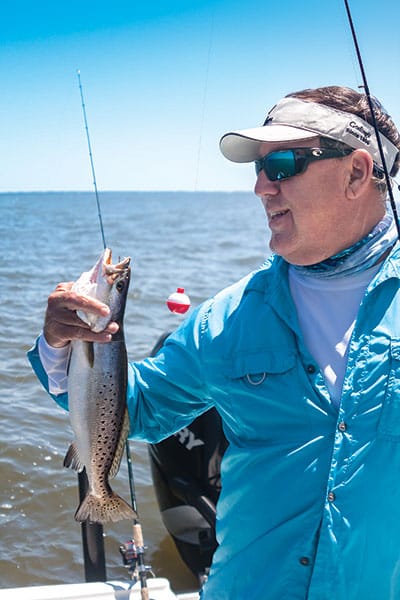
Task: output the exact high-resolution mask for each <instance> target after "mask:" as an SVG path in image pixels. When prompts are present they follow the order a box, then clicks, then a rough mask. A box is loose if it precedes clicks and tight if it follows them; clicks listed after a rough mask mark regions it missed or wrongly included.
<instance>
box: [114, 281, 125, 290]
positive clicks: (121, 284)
mask: <svg viewBox="0 0 400 600" xmlns="http://www.w3.org/2000/svg"><path fill="white" fill-rule="evenodd" d="M115 287H116V288H117V291H118V292H122V290H123V289H124V282H123V281H121V280H119V281H118V282H117V285H116V286H115Z"/></svg>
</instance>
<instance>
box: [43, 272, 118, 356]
mask: <svg viewBox="0 0 400 600" xmlns="http://www.w3.org/2000/svg"><path fill="white" fill-rule="evenodd" d="M72 285H73V284H72V283H71V282H63V283H59V284H58V285H57V287H56V289H55V290H54V292H53V293H52V294H50V296H49V298H48V303H47V311H46V317H45V323H44V328H43V332H44V336H45V338H46V340H47V342H48V343H49V344H50V345H51V346H54V347H62V346H65V345H67V344H68V343H69V342H70V341H71V340H73V339H81V340H84V341H87V342H99V343H102V342H104V343H106V342H109V341H111V339H112V335H113V334H114V333H116V332H117V331H118V329H119V327H118V324H117V323H114V322H112V323H109V324H108V326H107V327H106V329H105V330H104V331H102V332H101V333H94V332H93V331H91V329H90V328H89V325H88V324H87V323H85V322H84V321H83V320H82V319H80V318H79V317H78V315H77V312H76V311H83V312H87V313H92V314H94V315H98V316H107V315H108V314H110V309H109V308H108V306H107V305H106V304H103V303H102V302H99V301H98V300H96V299H94V298H90V297H88V296H81V295H78V294H76V293H75V292H73V291H72Z"/></svg>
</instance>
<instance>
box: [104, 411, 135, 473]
mask: <svg viewBox="0 0 400 600" xmlns="http://www.w3.org/2000/svg"><path fill="white" fill-rule="evenodd" d="M129 426H130V423H129V414H128V409H126V410H125V414H124V420H123V422H122V427H121V434H120V436H119V440H118V445H117V448H116V450H115V455H114V460H113V462H112V465H111V469H110V471H109V473H108V476H109V477H115V476H116V474H117V473H118V471H119V466H120V464H121V459H122V455H123V453H124V449H125V442H126V438H127V437H128V433H129Z"/></svg>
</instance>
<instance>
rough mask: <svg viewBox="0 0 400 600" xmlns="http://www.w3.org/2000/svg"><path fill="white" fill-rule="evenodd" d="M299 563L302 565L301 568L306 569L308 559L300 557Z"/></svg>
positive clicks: (308, 562)
mask: <svg viewBox="0 0 400 600" xmlns="http://www.w3.org/2000/svg"><path fill="white" fill-rule="evenodd" d="M299 563H300V564H301V565H303V567H308V565H309V564H310V559H309V558H308V557H307V556H302V557H301V558H299Z"/></svg>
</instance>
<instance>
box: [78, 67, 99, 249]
mask: <svg viewBox="0 0 400 600" xmlns="http://www.w3.org/2000/svg"><path fill="white" fill-rule="evenodd" d="M76 74H77V76H78V84H79V91H80V94H81V105H82V112H83V120H84V123H85V131H86V140H87V144H88V150H89V158H90V167H91V169H92V176H93V187H94V193H95V196H96V203H97V216H98V218H99V224H100V231H101V238H102V240H103V248H104V250H105V249H106V248H107V244H106V238H105V235H104V227H103V218H102V216H101V208H100V200H99V192H98V190H97V181H96V172H95V170H94V162H93V154H92V145H91V143H90V135H89V127H88V122H87V117H86V106H85V100H84V98H83V89H82V82H81V72H80V71H79V69H78V71H77V72H76Z"/></svg>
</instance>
